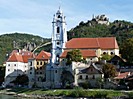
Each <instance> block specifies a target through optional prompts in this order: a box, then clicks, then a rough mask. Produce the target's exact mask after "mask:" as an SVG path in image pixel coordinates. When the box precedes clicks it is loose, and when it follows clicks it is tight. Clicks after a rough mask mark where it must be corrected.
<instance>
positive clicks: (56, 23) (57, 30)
mask: <svg viewBox="0 0 133 99" xmlns="http://www.w3.org/2000/svg"><path fill="white" fill-rule="evenodd" d="M52 25H53V33H52V59H51V62H52V64H54V65H59V58H60V55H61V54H62V52H63V49H64V48H65V44H66V42H67V33H66V21H65V16H64V15H63V13H62V11H61V9H60V7H59V9H58V11H57V12H56V14H55V15H54V18H53V22H52Z"/></svg>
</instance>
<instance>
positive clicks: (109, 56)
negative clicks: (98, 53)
mask: <svg viewBox="0 0 133 99" xmlns="http://www.w3.org/2000/svg"><path fill="white" fill-rule="evenodd" d="M113 56H114V55H108V54H102V58H101V59H102V60H110V59H111V58H112V57H113Z"/></svg>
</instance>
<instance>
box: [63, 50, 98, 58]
mask: <svg viewBox="0 0 133 99" xmlns="http://www.w3.org/2000/svg"><path fill="white" fill-rule="evenodd" d="M69 51H71V50H65V51H64V52H63V53H62V54H61V58H65V57H66V55H67V52H69ZM80 51H81V53H82V56H83V57H84V58H86V57H96V52H95V51H94V50H80Z"/></svg>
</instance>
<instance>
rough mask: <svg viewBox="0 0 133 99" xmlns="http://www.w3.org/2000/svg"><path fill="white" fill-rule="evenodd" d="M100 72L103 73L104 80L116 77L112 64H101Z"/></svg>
mask: <svg viewBox="0 0 133 99" xmlns="http://www.w3.org/2000/svg"><path fill="white" fill-rule="evenodd" d="M102 71H103V73H104V78H111V77H115V75H116V68H115V66H114V65H112V64H103V68H102Z"/></svg>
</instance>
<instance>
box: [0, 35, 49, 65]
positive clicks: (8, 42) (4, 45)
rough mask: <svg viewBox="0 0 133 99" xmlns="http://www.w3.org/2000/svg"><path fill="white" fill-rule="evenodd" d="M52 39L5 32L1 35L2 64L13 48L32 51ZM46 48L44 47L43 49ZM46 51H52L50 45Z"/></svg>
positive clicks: (0, 63) (0, 61)
mask: <svg viewBox="0 0 133 99" xmlns="http://www.w3.org/2000/svg"><path fill="white" fill-rule="evenodd" d="M49 41H50V39H47V38H42V37H40V36H34V35H30V34H25V33H23V34H20V33H12V34H4V35H1V36H0V52H1V53H0V57H1V59H0V65H2V64H3V62H4V61H5V60H6V59H7V58H8V55H9V53H10V52H11V51H12V50H13V49H25V50H29V51H32V50H34V48H36V47H37V46H39V45H41V44H44V43H46V42H49ZM43 50H44V49H43ZM45 50H46V51H50V48H49V47H45Z"/></svg>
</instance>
